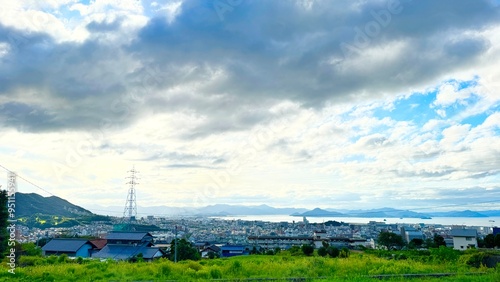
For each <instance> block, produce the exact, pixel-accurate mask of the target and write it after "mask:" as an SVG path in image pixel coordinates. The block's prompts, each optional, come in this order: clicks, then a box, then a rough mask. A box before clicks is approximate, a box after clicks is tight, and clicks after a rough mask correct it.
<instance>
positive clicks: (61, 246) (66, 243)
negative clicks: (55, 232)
mask: <svg viewBox="0 0 500 282" xmlns="http://www.w3.org/2000/svg"><path fill="white" fill-rule="evenodd" d="M85 244H90V245H91V246H92V247H95V246H94V244H92V243H90V242H89V240H87V239H70V238H55V239H52V240H50V241H49V242H48V243H47V244H45V246H43V247H42V250H43V251H46V252H77V251H78V250H79V249H80V248H81V247H82V246H83V245H85Z"/></svg>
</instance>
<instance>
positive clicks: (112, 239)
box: [106, 231, 153, 246]
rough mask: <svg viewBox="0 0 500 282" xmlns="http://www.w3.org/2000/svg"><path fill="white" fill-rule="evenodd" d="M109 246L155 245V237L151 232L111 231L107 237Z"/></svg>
mask: <svg viewBox="0 0 500 282" xmlns="http://www.w3.org/2000/svg"><path fill="white" fill-rule="evenodd" d="M106 240H107V241H108V244H113V245H142V244H144V243H147V244H148V245H150V246H151V245H153V235H151V234H150V233H149V232H123V231H111V232H110V233H108V235H107V236H106Z"/></svg>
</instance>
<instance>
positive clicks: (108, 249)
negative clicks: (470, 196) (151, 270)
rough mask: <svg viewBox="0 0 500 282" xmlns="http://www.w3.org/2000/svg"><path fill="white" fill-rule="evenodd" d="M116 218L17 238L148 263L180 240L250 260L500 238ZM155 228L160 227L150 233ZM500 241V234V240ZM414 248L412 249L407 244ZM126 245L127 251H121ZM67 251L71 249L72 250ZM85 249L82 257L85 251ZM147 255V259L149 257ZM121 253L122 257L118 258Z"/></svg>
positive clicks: (438, 229) (404, 227) (476, 233)
mask: <svg viewBox="0 0 500 282" xmlns="http://www.w3.org/2000/svg"><path fill="white" fill-rule="evenodd" d="M123 220H124V219H123V218H113V219H112V221H110V222H105V221H96V222H92V223H91V224H88V225H78V226H73V227H51V228H46V229H40V228H34V227H33V228H28V227H25V226H22V225H18V226H17V231H16V232H17V234H16V238H18V241H19V242H21V243H27V242H33V243H36V244H37V245H40V246H41V245H43V247H42V250H43V253H44V254H45V255H60V254H66V255H68V256H69V257H76V256H81V257H94V258H103V259H105V258H111V259H118V260H128V259H131V258H132V257H133V256H134V255H137V254H139V253H141V254H142V255H143V256H145V257H144V259H154V258H156V257H165V256H167V255H168V254H169V253H170V251H171V249H172V246H171V243H172V242H173V240H174V239H175V238H178V239H181V238H182V239H185V240H186V241H187V242H189V243H191V245H192V246H193V247H195V248H196V249H197V250H198V252H199V253H200V255H201V257H202V258H206V257H208V255H209V253H211V252H212V253H215V254H216V255H217V256H220V257H229V256H235V255H248V254H250V253H251V252H252V250H253V251H254V252H255V250H257V251H259V252H266V251H268V250H276V249H279V250H287V249H290V248H292V247H294V246H298V247H300V246H302V245H311V246H313V247H314V248H316V249H317V248H320V247H321V246H322V245H323V244H324V242H326V243H328V245H329V246H333V247H336V248H338V249H342V248H348V249H365V248H368V249H376V248H383V246H381V245H380V244H379V243H378V242H377V238H378V237H379V235H380V234H381V233H384V232H386V233H387V232H388V233H394V234H397V235H399V236H401V238H402V239H403V240H404V242H405V244H406V245H407V246H412V247H414V248H424V247H426V246H427V244H429V242H432V240H433V239H434V238H436V237H442V239H443V241H444V243H445V244H446V246H447V247H450V248H454V249H457V250H466V249H469V248H480V247H484V246H485V238H486V237H488V235H489V236H490V237H491V236H496V235H497V234H500V228H497V227H486V226H464V225H441V224H424V223H420V224H389V223H386V222H376V221H369V222H367V223H366V224H359V223H356V224H354V223H344V222H337V221H327V222H325V223H309V222H308V220H307V218H305V217H304V218H303V220H302V221H297V222H291V223H290V222H266V221H245V220H223V219H217V218H211V217H183V218H164V217H155V216H147V217H143V218H140V219H137V220H135V219H132V220H128V221H127V222H124V221H123ZM151 226H156V227H157V228H153V229H149V230H148V229H147V228H151ZM498 236H500V235H498ZM68 242H72V243H71V244H69V245H68ZM408 244H409V245H408ZM120 245H122V247H126V248H127V251H124V249H123V248H118V249H116V248H117V246H120ZM68 246H71V247H70V248H69V249H68ZM82 248H83V249H85V251H84V252H81V249H82ZM146 253H147V254H148V256H146ZM117 254H120V255H117Z"/></svg>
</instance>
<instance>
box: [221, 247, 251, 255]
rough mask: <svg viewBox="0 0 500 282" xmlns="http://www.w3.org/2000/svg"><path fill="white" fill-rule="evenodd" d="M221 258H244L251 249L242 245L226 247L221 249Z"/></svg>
mask: <svg viewBox="0 0 500 282" xmlns="http://www.w3.org/2000/svg"><path fill="white" fill-rule="evenodd" d="M220 253H221V257H223V258H228V257H234V256H243V255H248V254H249V253H250V251H249V249H248V248H247V247H245V246H240V245H225V246H222V247H220Z"/></svg>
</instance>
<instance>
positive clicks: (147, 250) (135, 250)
mask: <svg viewBox="0 0 500 282" xmlns="http://www.w3.org/2000/svg"><path fill="white" fill-rule="evenodd" d="M158 251H160V248H155V247H147V243H145V244H142V245H140V246H132V245H106V247H104V248H103V249H102V250H100V251H99V252H98V253H96V254H94V255H93V256H92V257H94V258H110V259H115V260H126V259H129V258H132V257H134V256H137V255H138V254H141V253H142V256H143V257H144V258H145V259H151V258H153V256H154V255H155V254H156V253H157V252H158Z"/></svg>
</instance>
